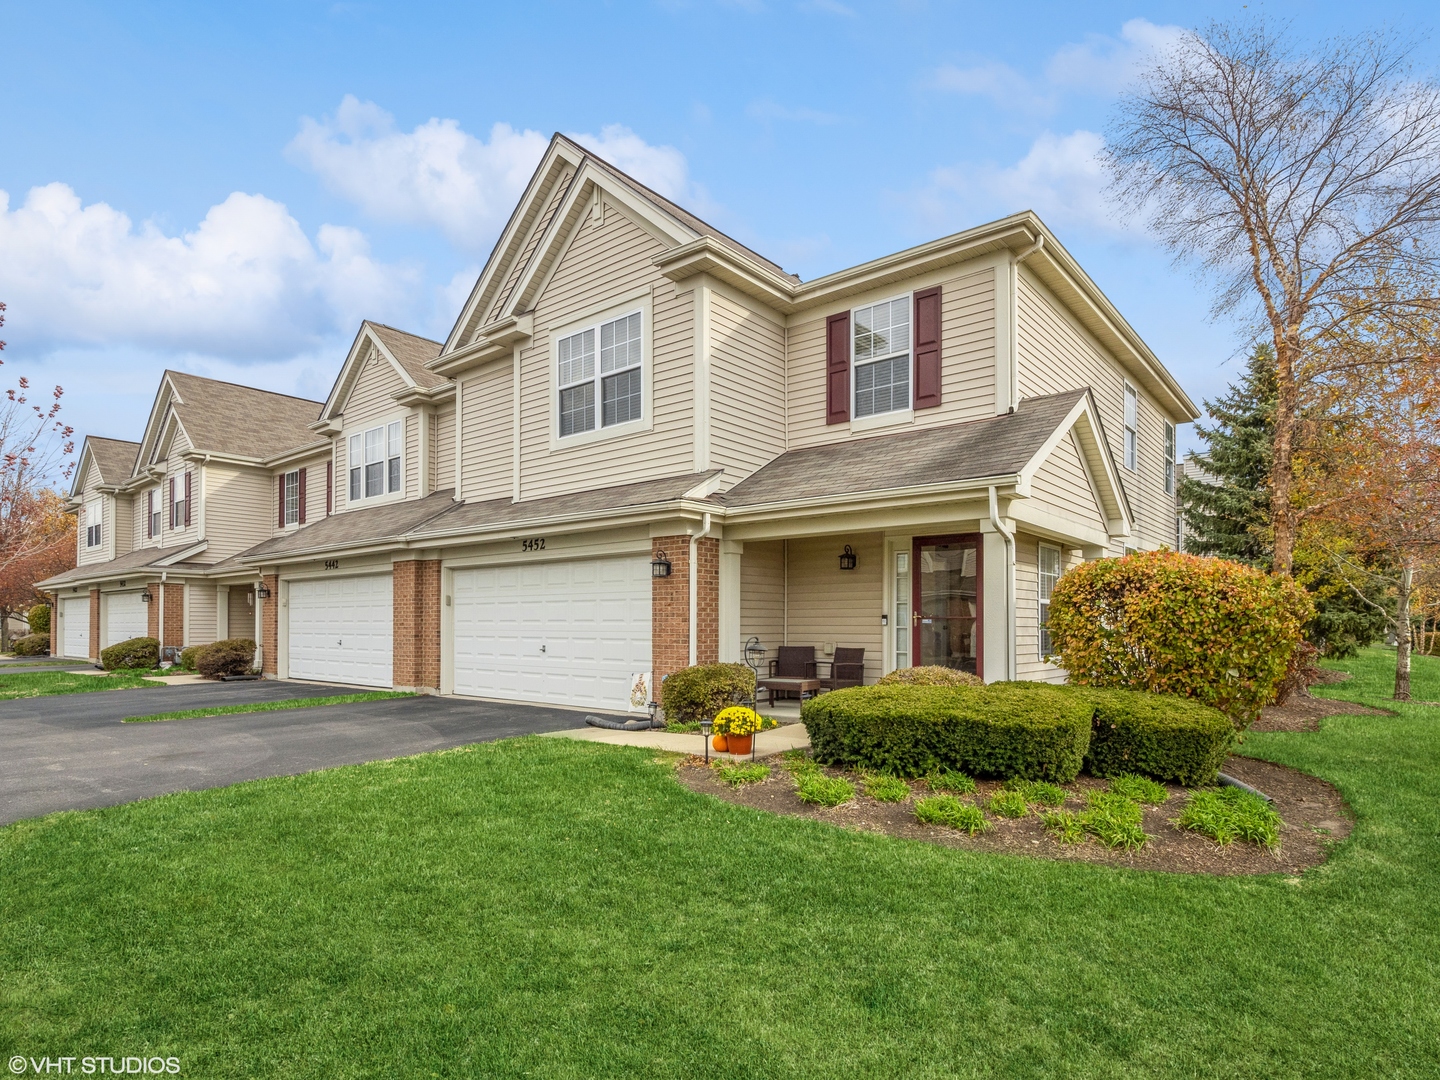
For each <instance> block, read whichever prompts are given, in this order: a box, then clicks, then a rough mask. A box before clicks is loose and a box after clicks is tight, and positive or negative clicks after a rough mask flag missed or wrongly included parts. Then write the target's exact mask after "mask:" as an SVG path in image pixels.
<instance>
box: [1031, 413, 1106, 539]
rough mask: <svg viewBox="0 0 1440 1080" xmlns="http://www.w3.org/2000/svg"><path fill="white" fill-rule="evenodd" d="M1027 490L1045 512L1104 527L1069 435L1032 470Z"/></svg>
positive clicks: (1082, 463) (1072, 437)
mask: <svg viewBox="0 0 1440 1080" xmlns="http://www.w3.org/2000/svg"><path fill="white" fill-rule="evenodd" d="M1030 490H1031V497H1032V498H1033V499H1034V501H1035V502H1036V503H1037V504H1039V505H1041V506H1043V507H1045V509H1047V510H1051V511H1054V512H1056V513H1059V514H1063V515H1065V516H1066V517H1069V518H1074V519H1076V520H1078V521H1083V522H1085V523H1086V524H1089V525H1098V526H1099V527H1100V528H1102V529H1103V528H1104V527H1105V517H1104V515H1103V514H1101V512H1100V506H1099V504H1098V503H1096V501H1095V493H1094V491H1093V490H1092V489H1091V487H1090V478H1089V476H1088V475H1087V474H1086V472H1085V465H1084V462H1083V461H1082V460H1081V458H1080V451H1079V449H1078V448H1077V447H1076V445H1075V437H1074V435H1073V434H1067V435H1066V436H1065V438H1063V439H1061V440H1060V445H1058V446H1057V447H1055V450H1054V452H1052V453H1051V455H1050V457H1049V458H1048V459H1046V461H1045V463H1044V464H1043V465H1041V466H1040V468H1038V469H1037V470H1035V477H1034V479H1033V481H1032V482H1031V485H1030Z"/></svg>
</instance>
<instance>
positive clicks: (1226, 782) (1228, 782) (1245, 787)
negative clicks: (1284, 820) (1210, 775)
mask: <svg viewBox="0 0 1440 1080" xmlns="http://www.w3.org/2000/svg"><path fill="white" fill-rule="evenodd" d="M1216 779H1218V780H1219V781H1220V786H1221V787H1233V788H1239V789H1240V790H1241V791H1248V792H1249V793H1250V794H1251V795H1255V796H1257V797H1259V798H1261V799H1264V800H1265V801H1266V802H1268V803H1270V804H1272V805H1273V804H1274V802H1275V800H1274V799H1272V798H1270V796H1269V795H1266V794H1265V793H1264V792H1263V791H1257V790H1256V789H1255V788H1253V787H1251V786H1250V785H1249V784H1247V783H1245V782H1244V781H1242V780H1236V779H1235V778H1234V777H1233V776H1226V775H1225V774H1224V773H1223V772H1222V773H1221V774H1220V775H1219V776H1218V777H1217V778H1216Z"/></svg>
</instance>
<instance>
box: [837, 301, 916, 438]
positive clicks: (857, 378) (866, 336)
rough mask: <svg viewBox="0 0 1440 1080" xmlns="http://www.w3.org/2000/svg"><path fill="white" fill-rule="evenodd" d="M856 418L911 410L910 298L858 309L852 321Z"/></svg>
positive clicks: (852, 363) (852, 358)
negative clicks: (898, 410)
mask: <svg viewBox="0 0 1440 1080" xmlns="http://www.w3.org/2000/svg"><path fill="white" fill-rule="evenodd" d="M851 326H852V328H853V329H852V331H851V344H852V348H851V365H852V366H853V368H854V370H853V372H852V375H853V378H852V380H851V382H852V385H853V386H854V387H855V410H854V412H852V413H851V415H852V416H855V417H857V418H858V417H863V416H876V415H878V414H879V413H887V412H895V411H896V410H897V409H908V408H910V297H909V296H908V295H906V296H900V297H897V298H895V299H894V300H882V301H881V302H880V303H878V304H871V305H870V306H869V307H862V308H856V309H855V311H854V313H853V316H852V318H851Z"/></svg>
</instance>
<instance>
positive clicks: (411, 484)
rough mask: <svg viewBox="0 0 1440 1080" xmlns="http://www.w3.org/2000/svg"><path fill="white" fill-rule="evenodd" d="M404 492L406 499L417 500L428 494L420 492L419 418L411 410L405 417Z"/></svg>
mask: <svg viewBox="0 0 1440 1080" xmlns="http://www.w3.org/2000/svg"><path fill="white" fill-rule="evenodd" d="M401 468H402V469H403V470H404V473H403V476H404V479H405V485H404V488H403V490H404V492H405V498H407V499H418V498H420V496H421V495H428V494H429V492H428V491H426V492H422V491H421V490H420V416H419V414H417V413H416V412H414V411H413V410H412V411H411V412H410V413H409V414H408V415H407V416H406V417H405V461H404V463H403V464H402V466H401Z"/></svg>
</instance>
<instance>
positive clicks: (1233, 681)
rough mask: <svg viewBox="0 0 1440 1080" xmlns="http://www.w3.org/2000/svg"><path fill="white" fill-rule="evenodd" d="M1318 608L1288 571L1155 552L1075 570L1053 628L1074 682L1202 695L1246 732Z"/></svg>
mask: <svg viewBox="0 0 1440 1080" xmlns="http://www.w3.org/2000/svg"><path fill="white" fill-rule="evenodd" d="M1312 610H1313V608H1312V605H1311V602H1310V599H1309V597H1308V596H1307V595H1306V594H1305V592H1304V590H1303V589H1301V588H1300V587H1299V586H1297V585H1296V584H1295V583H1294V582H1292V581H1290V580H1289V579H1288V578H1281V577H1272V576H1271V575H1268V574H1265V573H1262V572H1261V571H1259V570H1254V569H1251V568H1250V567H1247V566H1242V565H1240V564H1239V563H1234V562H1228V561H1226V560H1224V559H1207V558H1200V557H1198V556H1195V555H1184V554H1181V553H1179V552H1174V551H1147V552H1140V553H1138V554H1134V555H1127V556H1125V557H1124V558H1123V559H1097V560H1095V561H1094V562H1088V563H1082V564H1081V565H1080V566H1078V567H1076V568H1075V569H1073V570H1071V571H1069V572H1068V573H1067V574H1066V575H1065V576H1064V577H1062V578H1061V579H1060V581H1059V582H1058V583H1057V584H1056V586H1055V591H1054V594H1053V595H1052V597H1051V600H1050V619H1049V629H1050V636H1051V640H1052V641H1053V642H1054V647H1055V652H1056V654H1057V655H1058V660H1059V663H1060V665H1061V666H1062V667H1063V668H1065V670H1066V671H1067V672H1069V675H1070V681H1071V682H1072V683H1075V684H1078V685H1082V686H1098V687H1115V688H1120V689H1129V690H1148V691H1152V692H1154V693H1160V694H1178V695H1180V696H1182V697H1189V698H1195V699H1197V700H1198V701H1202V702H1204V703H1205V704H1206V705H1212V706H1214V707H1215V708H1217V709H1219V710H1220V711H1221V712H1223V713H1224V714H1225V715H1226V716H1228V717H1229V718H1230V720H1231V721H1232V722H1233V723H1234V725H1235V727H1236V728H1237V729H1240V730H1244V729H1245V728H1246V727H1248V726H1249V725H1250V724H1251V723H1252V722H1253V721H1254V720H1255V718H1256V717H1257V716H1259V715H1260V710H1261V709H1262V708H1263V707H1264V706H1265V705H1267V704H1269V703H1270V702H1271V701H1272V700H1273V699H1274V697H1275V691H1276V689H1277V687H1278V685H1279V684H1280V682H1281V680H1282V679H1283V678H1284V677H1285V672H1286V670H1287V668H1288V667H1289V664H1290V657H1291V654H1292V653H1293V652H1294V650H1295V647H1296V645H1297V644H1298V643H1299V641H1300V638H1301V629H1302V627H1303V626H1304V625H1305V621H1306V620H1307V619H1308V618H1309V617H1310V614H1311V612H1312Z"/></svg>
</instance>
